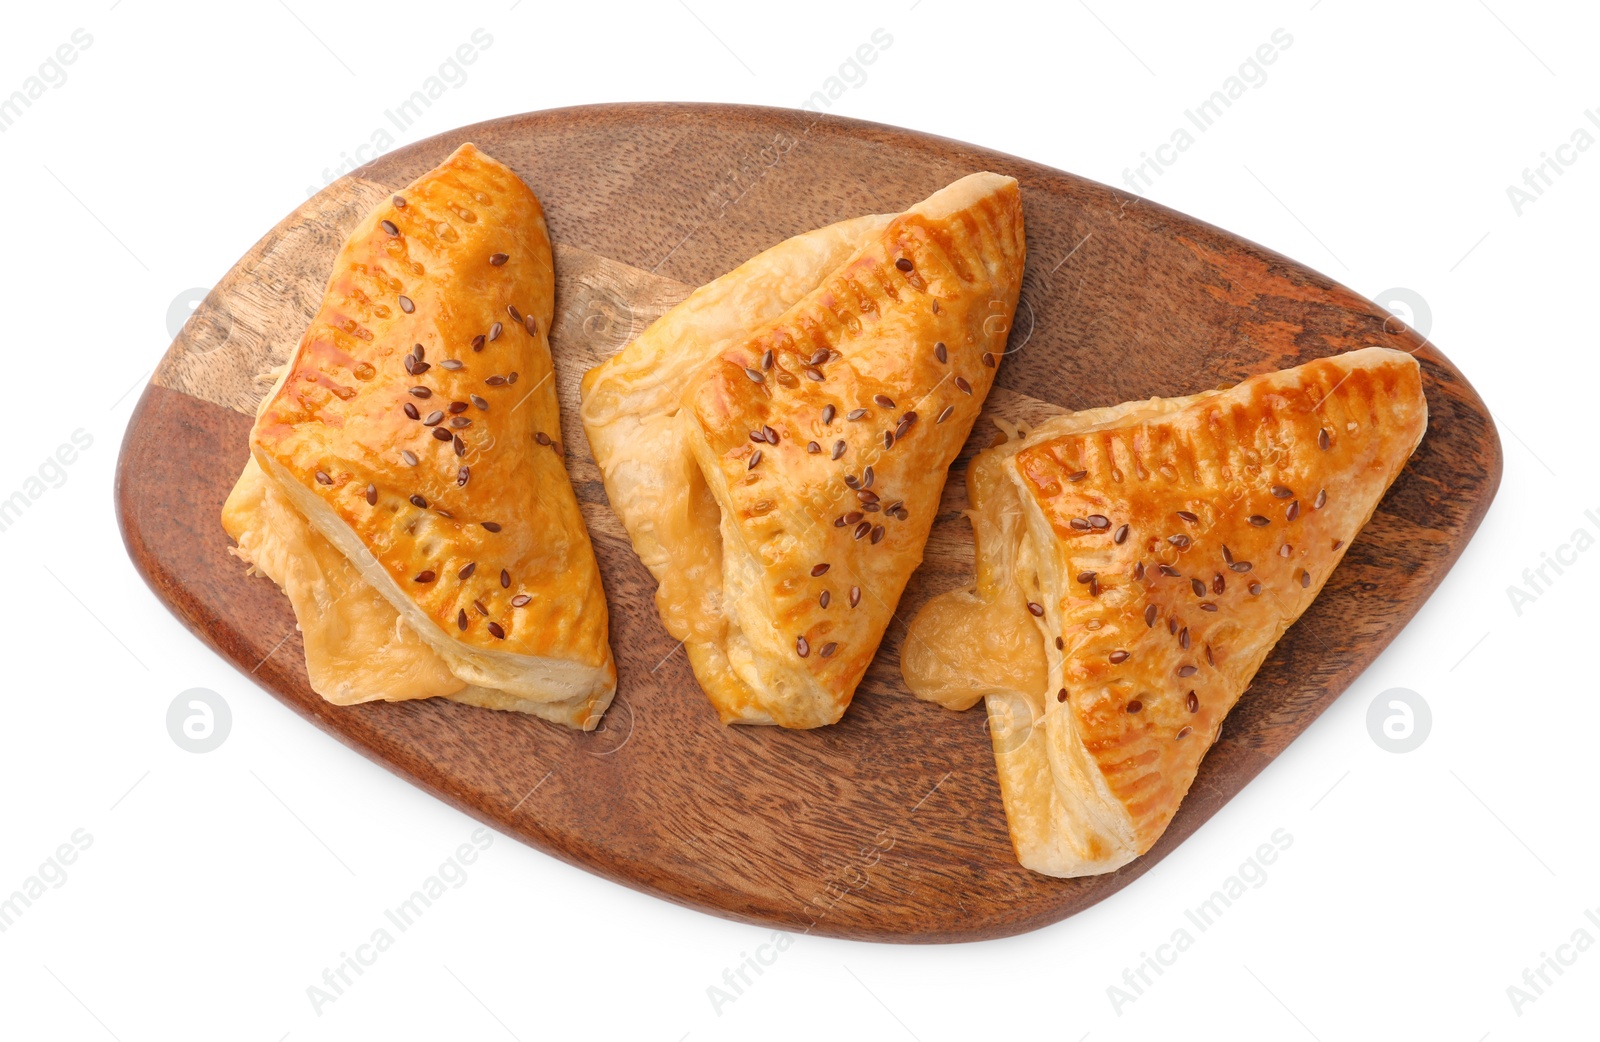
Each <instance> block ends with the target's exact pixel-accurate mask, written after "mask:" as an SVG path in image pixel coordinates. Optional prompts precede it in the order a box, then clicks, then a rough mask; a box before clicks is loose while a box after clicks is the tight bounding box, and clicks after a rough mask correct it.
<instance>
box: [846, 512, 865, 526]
mask: <svg viewBox="0 0 1600 1042" xmlns="http://www.w3.org/2000/svg"><path fill="white" fill-rule="evenodd" d="M860 520H861V511H859V510H852V511H850V512H849V513H847V514H845V515H844V523H845V524H847V525H853V524H855V523H856V522H857V521H860Z"/></svg>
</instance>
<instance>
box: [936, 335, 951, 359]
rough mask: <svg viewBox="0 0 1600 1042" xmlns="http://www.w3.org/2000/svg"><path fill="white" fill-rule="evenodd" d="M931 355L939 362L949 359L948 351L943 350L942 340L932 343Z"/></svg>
mask: <svg viewBox="0 0 1600 1042" xmlns="http://www.w3.org/2000/svg"><path fill="white" fill-rule="evenodd" d="M933 356H934V357H935V358H937V359H938V360H939V361H941V362H948V361H950V353H949V352H948V351H946V350H945V347H944V341H943V340H941V341H939V342H938V343H937V344H934V345H933Z"/></svg>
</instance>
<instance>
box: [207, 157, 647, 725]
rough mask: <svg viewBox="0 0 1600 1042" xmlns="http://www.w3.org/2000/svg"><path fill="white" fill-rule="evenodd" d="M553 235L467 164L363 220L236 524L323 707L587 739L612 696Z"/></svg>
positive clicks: (538, 213)
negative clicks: (567, 378) (286, 608)
mask: <svg viewBox="0 0 1600 1042" xmlns="http://www.w3.org/2000/svg"><path fill="white" fill-rule="evenodd" d="M554 298H555V282H554V276H553V268H552V264H551V252H550V241H549V237H548V234H547V232H546V229H545V222H544V213H543V210H542V209H541V207H540V205H539V201H538V199H537V198H535V197H534V195H533V193H532V192H531V191H529V190H528V187H527V186H526V185H525V184H523V183H522V181H521V180H520V179H518V178H517V176H516V175H515V174H514V173H512V172H511V171H510V170H509V169H507V168H506V167H504V166H502V165H501V164H499V163H497V162H495V161H494V160H493V159H491V158H489V157H488V156H486V155H484V154H483V153H482V152H479V151H478V150H477V149H476V148H474V147H473V146H472V145H470V144H468V145H463V146H461V148H459V149H457V150H456V151H455V152H454V153H453V154H452V155H451V156H450V157H449V158H448V159H447V160H445V162H444V163H442V164H441V165H440V166H438V167H437V168H435V169H434V170H431V171H429V172H428V173H426V174H424V175H423V176H422V177H420V178H418V179H417V180H416V181H414V182H413V183H412V184H411V185H410V186H408V187H407V188H405V189H404V190H403V191H402V192H400V193H399V194H397V195H395V196H394V197H393V198H392V199H391V200H390V201H388V202H386V203H384V204H383V205H381V206H379V207H378V208H377V210H375V211H374V212H373V213H371V214H369V215H368V216H367V218H366V219H365V220H364V221H362V223H361V224H360V225H358V226H357V227H356V229H355V231H354V232H353V233H352V234H351V236H350V238H349V240H348V241H347V242H346V243H345V245H344V247H343V249H342V250H341V251H340V253H339V256H338V258H337V260H336V261H335V263H334V269H333V274H332V277H331V278H330V279H329V281H328V288H327V291H326V293H325V295H324V297H323V301H322V306H321V308H320V310H319V311H318V312H317V314H316V316H315V318H313V319H312V322H311V325H310V327H309V328H308V329H307V330H306V333H305V335H304V337H303V338H302V339H301V341H300V345H299V347H298V349H297V350H296V351H295V353H294V354H293V356H292V357H291V358H290V360H289V363H288V365H287V366H286V367H285V369H284V371H283V373H282V375H281V376H280V377H279V380H278V383H277V385H276V386H275V387H274V388H273V390H272V392H271V393H270V394H269V395H268V397H267V399H266V400H265V401H264V402H263V403H262V405H261V408H260V411H259V413H258V415H257V418H256V423H255V427H254V429H253V431H252V432H251V438H250V447H251V452H252V456H253V459H252V461H251V463H250V464H249V465H247V466H246V469H245V472H244V474H243V475H241V477H240V480H239V484H238V486H236V487H235V489H234V492H233V495H231V496H230V497H229V499H228V503H227V505H226V507H225V508H224V514H223V521H224V527H225V528H227V530H228V531H229V533H230V534H231V535H233V536H234V537H235V539H236V540H237V541H238V543H239V549H238V553H239V554H240V556H242V557H244V558H245V559H247V560H248V561H250V562H251V563H252V565H253V566H254V567H255V568H256V569H257V570H258V571H261V572H263V573H265V574H267V575H268V576H270V577H271V578H273V579H274V580H275V581H276V582H278V583H279V585H281V586H283V587H284V589H285V591H286V592H287V593H288V594H289V596H290V599H291V602H292V603H293V605H294V608H295V613H296V617H297V618H298V619H299V620H300V624H301V627H302V630H303V631H304V633H305V638H306V640H305V643H306V656H307V669H308V673H309V674H310V677H311V681H312V686H313V688H314V689H315V690H317V691H318V692H319V693H320V694H322V695H323V696H324V697H326V698H328V699H329V700H330V701H334V702H339V703H341V704H344V703H349V702H357V701H368V700H371V699H390V700H396V699H407V698H426V697H430V696H435V695H439V696H444V697H450V698H454V699H456V700H458V701H463V702H468V703H470V704H472V705H481V706H486V707H489V708H496V709H515V710H520V711H523V712H531V713H535V714H537V715H540V716H543V717H545V718H547V719H553V720H557V721H559V722H562V723H565V724H568V725H569V726H574V727H581V728H585V729H587V728H592V727H594V726H595V724H596V723H598V721H599V719H600V715H601V714H602V713H603V712H604V711H605V707H606V706H607V704H609V702H610V700H611V696H612V694H613V693H614V691H615V689H616V668H615V666H614V665H613V663H612V658H611V650H610V645H609V643H608V632H607V614H606V603H605V594H604V591H603V590H602V589H601V584H600V573H599V569H598V567H597V566H596V563H595V559H594V551H593V548H592V547H591V546H590V543H589V536H588V532H587V530H586V528H585V527H584V522H583V516H582V514H581V513H580V511H579V509H578V503H577V499H576V497H575V496H574V495H573V491H572V486H571V483H570V482H569V480H568V477H567V472H566V467H565V465H564V463H563V459H562V448H561V423H560V416H559V414H558V410H557V403H556V393H555V386H554V383H553V380H552V375H553V367H552V364H551V358H550V347H549V341H548V334H549V329H550V323H551V319H552V317H553V312H554Z"/></svg>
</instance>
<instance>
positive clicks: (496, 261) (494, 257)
mask: <svg viewBox="0 0 1600 1042" xmlns="http://www.w3.org/2000/svg"><path fill="white" fill-rule="evenodd" d="M510 259H511V258H510V257H509V256H507V255H506V254H504V253H491V254H489V263H490V264H493V265H494V266H495V267H497V268H498V267H499V266H500V265H502V264H504V263H505V262H506V261H508V260H510Z"/></svg>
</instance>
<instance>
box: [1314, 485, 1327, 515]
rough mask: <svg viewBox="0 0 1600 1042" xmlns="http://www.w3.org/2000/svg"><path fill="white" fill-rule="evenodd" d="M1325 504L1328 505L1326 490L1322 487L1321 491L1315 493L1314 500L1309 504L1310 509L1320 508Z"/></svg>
mask: <svg viewBox="0 0 1600 1042" xmlns="http://www.w3.org/2000/svg"><path fill="white" fill-rule="evenodd" d="M1327 505H1328V490H1327V489H1323V490H1322V491H1320V492H1318V493H1317V499H1316V502H1314V503H1312V504H1311V509H1312V510H1321V509H1322V508H1323V507H1325V506H1327Z"/></svg>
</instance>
